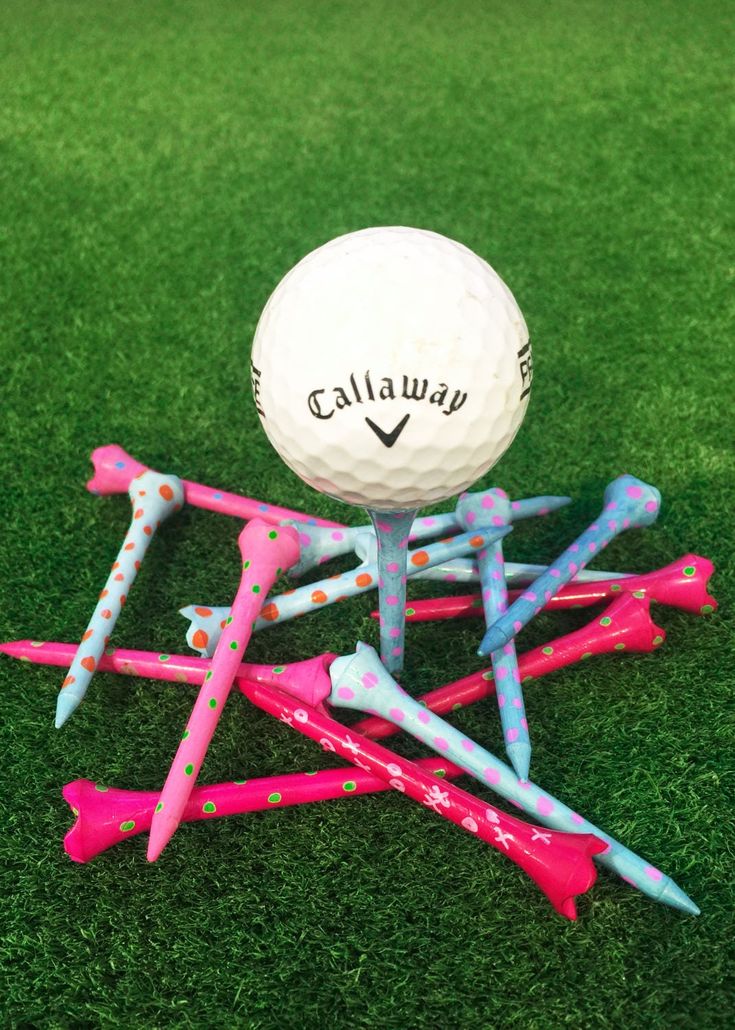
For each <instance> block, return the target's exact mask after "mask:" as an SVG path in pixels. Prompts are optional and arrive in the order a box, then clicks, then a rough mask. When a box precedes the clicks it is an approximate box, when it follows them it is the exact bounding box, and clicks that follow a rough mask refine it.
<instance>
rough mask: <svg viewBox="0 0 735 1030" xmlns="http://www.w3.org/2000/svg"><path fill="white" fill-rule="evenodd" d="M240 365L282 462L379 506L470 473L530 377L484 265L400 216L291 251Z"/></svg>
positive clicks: (511, 320) (431, 495)
mask: <svg viewBox="0 0 735 1030" xmlns="http://www.w3.org/2000/svg"><path fill="white" fill-rule="evenodd" d="M251 371H252V386H253V393H254V397H255V403H256V407H257V410H258V414H259V415H260V418H261V422H262V424H263V428H264V429H265V432H266V434H267V436H268V438H269V439H270V441H271V443H272V444H273V446H274V447H275V448H276V450H277V451H278V453H279V454H280V456H281V457H282V458H283V460H284V461H285V462H286V464H287V465H288V466H289V467H290V468H291V469H293V471H294V472H296V473H297V475H299V476H300V477H301V478H302V479H303V480H305V481H306V482H307V483H309V484H310V485H311V486H313V487H315V488H316V489H317V490H320V491H322V492H323V493H326V494H329V495H330V496H333V497H336V498H338V499H340V500H343V501H346V502H348V503H351V504H360V505H364V506H365V507H367V508H370V509H373V510H380V511H395V510H407V509H411V508H418V507H421V506H423V505H425V504H429V503H432V502H435V501H439V500H442V499H444V498H447V497H451V496H453V495H454V494H457V493H459V492H460V491H461V490H464V489H465V488H466V487H468V486H469V485H470V484H471V483H474V482H475V481H476V480H477V479H478V478H479V477H480V476H482V475H483V474H484V473H485V472H486V471H487V470H488V469H489V468H490V467H491V466H492V465H494V464H495V462H496V461H497V460H498V459H499V458H500V457H501V455H502V454H503V453H504V452H505V450H506V449H507V448H508V446H509V445H510V443H511V441H512V440H513V437H514V436H515V434H516V432H517V431H518V428H519V426H520V424H521V422H522V420H523V416H524V414H525V411H526V406H527V404H528V399H529V394H530V388H531V377H532V366H531V349H530V344H529V342H528V330H527V328H526V324H525V321H524V319H523V315H522V314H521V312H520V310H519V308H518V305H517V304H516V302H515V300H514V298H513V296H512V294H511V293H510V291H509V290H508V288H507V287H506V286H505V284H504V283H503V281H502V279H501V278H500V277H499V276H498V275H497V273H496V272H495V271H493V269H492V268H491V267H490V265H488V264H487V262H485V261H484V260H483V259H482V258H480V257H478V256H477V255H476V254H474V253H473V252H472V251H471V250H469V249H468V248H467V247H465V246H463V245H462V244H460V243H456V242H454V241H453V240H450V239H447V238H446V237H444V236H440V235H438V234H437V233H434V232H429V231H427V230H423V229H411V228H405V227H401V226H393V227H388V228H385V227H383V228H371V229H363V230H361V231H359V232H354V233H350V234H348V235H346V236H340V237H338V238H337V239H335V240H332V241H331V242H329V243H327V244H325V245H324V246H322V247H319V248H318V249H317V250H315V251H313V252H312V253H310V254H308V255H307V256H306V257H305V258H303V259H302V260H301V261H300V262H299V263H298V264H297V265H296V266H295V267H294V268H293V269H292V270H291V271H290V272H289V273H288V274H287V275H286V277H285V278H284V279H283V280H282V281H281V283H280V284H279V285H278V286H277V287H276V289H275V291H274V293H273V294H272V295H271V297H270V299H269V300H268V303H267V304H266V306H265V309H264V311H263V314H262V315H261V318H260V321H259V323H258V327H257V329H256V332H255V339H254V342H253V348H252V370H251Z"/></svg>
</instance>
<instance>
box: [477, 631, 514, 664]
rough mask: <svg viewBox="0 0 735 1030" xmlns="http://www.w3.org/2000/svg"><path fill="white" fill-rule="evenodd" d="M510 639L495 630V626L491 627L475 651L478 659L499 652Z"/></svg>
mask: <svg viewBox="0 0 735 1030" xmlns="http://www.w3.org/2000/svg"><path fill="white" fill-rule="evenodd" d="M509 640H510V637H508V636H506V635H505V633H503V631H502V630H500V629H496V628H495V626H491V627H490V629H489V630H488V631H487V633H486V634H485V636H484V637H483V638H482V642H481V644H480V646H479V647H478V649H477V653H478V655H479V656H480V658H487V656H488V655H491V654H492V653H493V651H499V650H500V648H501V647H504V646H505V645H506V644H507V643H508V641H509Z"/></svg>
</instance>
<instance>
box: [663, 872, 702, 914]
mask: <svg viewBox="0 0 735 1030" xmlns="http://www.w3.org/2000/svg"><path fill="white" fill-rule="evenodd" d="M657 900H658V901H660V902H661V903H662V904H664V905H668V906H669V907H670V908H675V909H677V910H678V911H679V912H686V914H687V915H690V916H698V915H701V910H700V908H699V906H698V905H695V904H694V902H693V901H692V899H691V898H690V897H689V895H688V894H685V893H684V891H683V890H682V889H681V887H678V886H677V885H676V884H675V883H674V881H673V880H672V879H670V878H668V882H667V883H666V886H665V887H664V889H663V890H662V891H661V893H660V894H659V896H658V899H657Z"/></svg>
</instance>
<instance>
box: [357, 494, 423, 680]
mask: <svg viewBox="0 0 735 1030" xmlns="http://www.w3.org/2000/svg"><path fill="white" fill-rule="evenodd" d="M368 514H369V515H370V518H371V519H372V522H373V527H374V529H375V536H376V538H377V541H378V598H379V601H378V608H379V611H380V660H381V661H382V663H383V665H384V666H385V667H386V669H387V670H388V672H392V673H395V672H400V671H401V669H402V668H403V651H404V637H405V631H406V578H407V577H406V562H407V559H406V549H407V547H408V538H409V535H410V533H411V526H412V524H413V521H414V519H415V518H416V515H417V509H416V508H409V509H408V510H406V511H375V510H374V509H371V508H368Z"/></svg>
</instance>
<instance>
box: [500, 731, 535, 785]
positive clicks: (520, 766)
mask: <svg viewBox="0 0 735 1030" xmlns="http://www.w3.org/2000/svg"><path fill="white" fill-rule="evenodd" d="M505 753H506V755H507V756H508V761H509V762H510V764H511V765H512V766H513V771H514V772H515V774H516V776H517V777H518V779H519V780H521V781H522V782H524V783H526V782H527V781H528V774H529V771H530V769H531V745H530V744H526V743H524V742H523V741H519V742H518V743H516V744H508V745H506V748H505Z"/></svg>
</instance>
